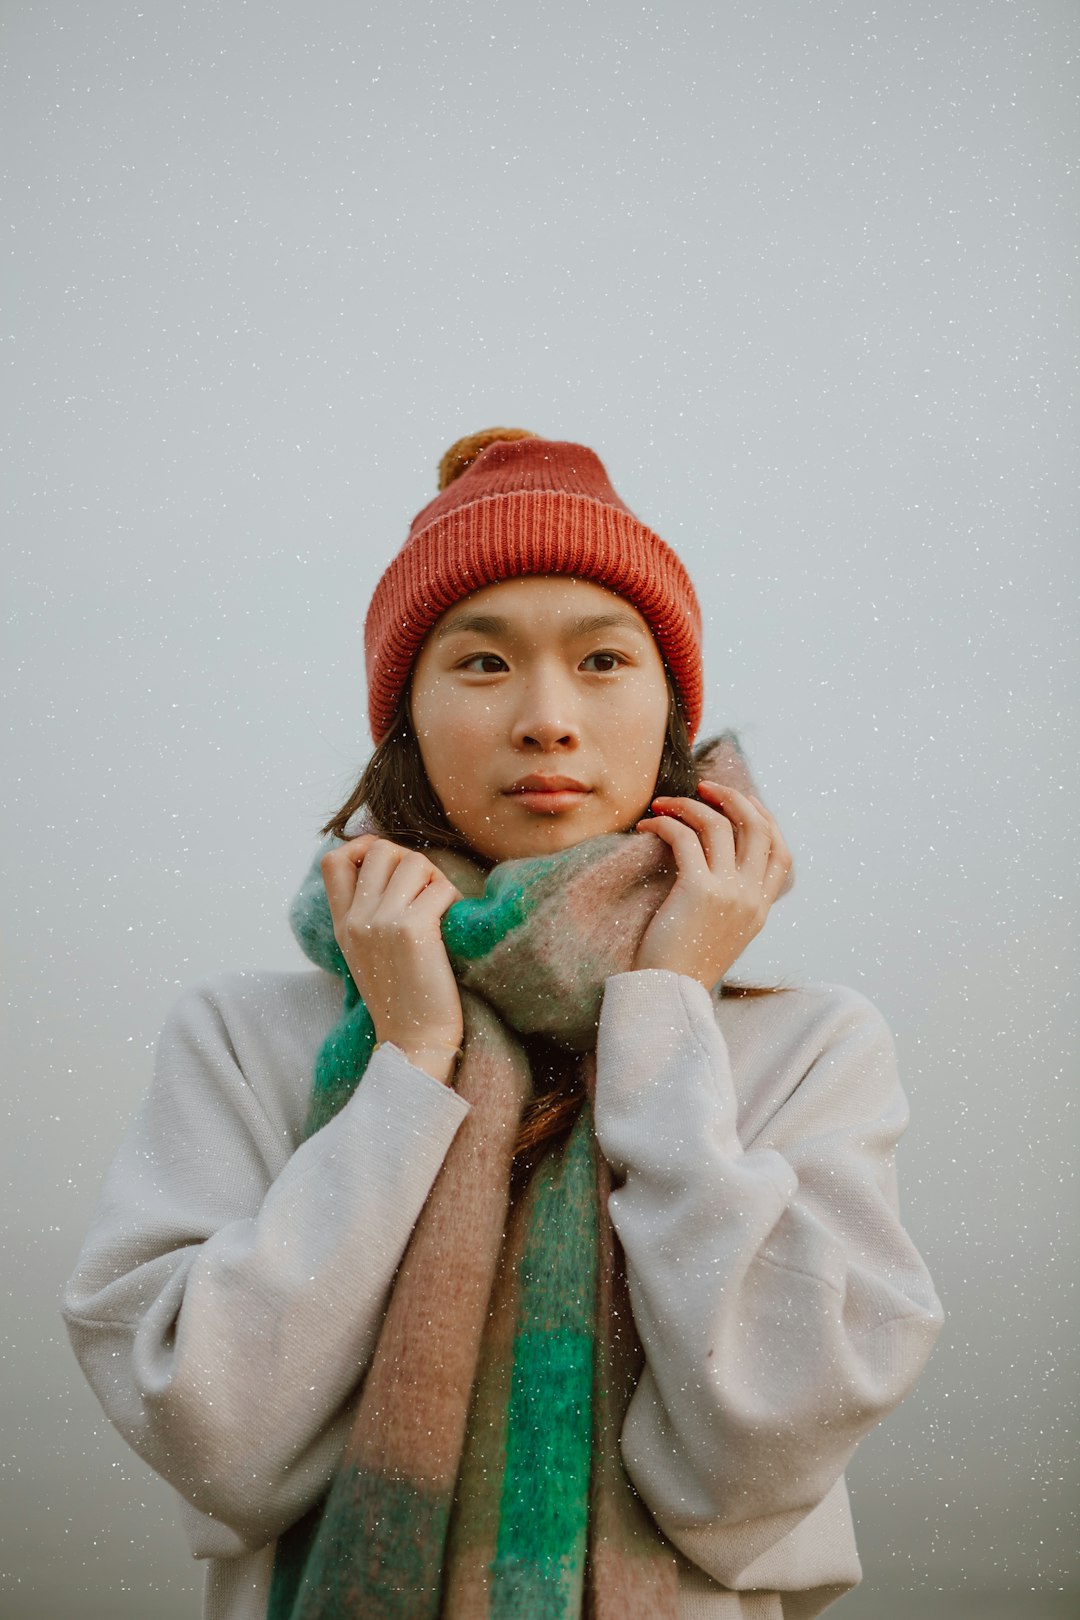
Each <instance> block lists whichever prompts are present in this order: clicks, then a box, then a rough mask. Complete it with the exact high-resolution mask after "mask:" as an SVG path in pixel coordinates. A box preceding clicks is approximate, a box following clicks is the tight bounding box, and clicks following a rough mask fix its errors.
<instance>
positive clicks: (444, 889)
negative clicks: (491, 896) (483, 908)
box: [412, 872, 465, 918]
mask: <svg viewBox="0 0 1080 1620" xmlns="http://www.w3.org/2000/svg"><path fill="white" fill-rule="evenodd" d="M464 898H465V896H464V895H463V894H462V892H461V890H460V889H458V888H455V886H454V884H453V883H451V881H450V879H449V878H448V877H446V875H445V874H444V873H442V872H440V873H439V874H438V876H437V877H435V878H433V879H432V881H431V882H430V883H429V884H428V886H427V888H426V889H421V891H420V893H419V894H418V895H417V897H416V899H415V900H414V901H413V903H412V910H413V911H417V912H420V913H421V915H425V916H426V915H428V914H430V915H431V916H432V917H434V918H439V917H441V916H442V915H443V913H444V912H446V911H449V910H450V907H451V906H452V905H454V904H455V903H456V902H457V901H458V900H464Z"/></svg>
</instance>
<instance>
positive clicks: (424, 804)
mask: <svg viewBox="0 0 1080 1620" xmlns="http://www.w3.org/2000/svg"><path fill="white" fill-rule="evenodd" d="M664 678H665V680H666V681H667V687H668V698H669V702H668V723H667V731H666V733H665V736H664V747H663V751H662V753H661V755H660V767H659V770H658V771H657V775H656V783H655V786H654V788H653V791H652V794H650V798H653V797H655V796H656V795H657V794H661V793H666V794H671V795H674V796H675V797H679V798H692V797H693V796H694V794H695V793H696V791H697V785H698V776H699V763H698V762H699V761H700V760H701V759H703V758H704V756H705V755H706V754H707V753H708V752H709V750H710V749H711V748H713V747H715V746H716V744H717V743H718V742H719V741H720V738H719V737H707V738H706V739H705V740H704V741H703V742H700V743H698V744H697V746H696V747H693V748H692V747H691V744H690V739H689V736H688V734H687V730H686V721H685V718H684V715H683V711H682V706H681V704H680V702H679V697H678V692H677V690H676V687H675V683H674V681H673V680H672V678H671V675H670V674H669V672H668V669H667V666H666V664H665V666H664ZM411 690H412V677H411V675H410V678H409V680H408V681H407V682H406V683H405V686H404V688H403V690H402V694H401V698H400V699H399V701H398V706H397V709H396V710H395V712H394V718H393V721H392V723H391V725H390V729H389V731H388V732H387V733H386V736H385V737H384V738H383V740H382V742H380V743H379V744H378V745H377V746H376V748H375V751H374V753H373V754H372V755H371V758H370V759H369V760H368V762H367V764H366V765H365V766H364V769H363V771H362V772H361V774H360V779H359V781H358V782H357V783H356V786H355V787H354V788H353V790H352V792H351V793H350V795H349V797H348V798H347V799H346V800H345V803H344V804H343V805H342V806H341V808H340V809H339V810H337V811H335V813H334V814H333V815H332V816H331V817H330V819H329V821H327V822H326V823H325V825H324V826H322V827H321V828H320V829H319V831H320V833H321V834H322V836H323V837H325V836H326V835H327V834H328V833H333V834H334V835H335V837H337V838H341V839H345V838H347V837H348V836H349V834H348V833H347V832H346V830H345V829H346V826H347V824H348V822H349V821H351V819H352V818H353V816H354V815H355V814H356V813H357V811H358V810H360V809H363V808H366V809H367V811H368V813H369V814H370V815H371V817H372V818H373V819H374V821H375V822H376V824H377V825H378V827H379V828H380V829H381V831H382V833H383V835H384V836H385V837H387V838H392V839H394V841H395V842H396V843H399V844H404V845H405V846H406V848H408V849H418V850H429V849H453V850H458V851H460V852H461V853H463V854H465V855H467V856H468V857H469V858H470V859H471V860H473V861H476V862H477V864H478V865H480V866H481V867H482V868H484V869H485V870H490V869H491V867H492V866H493V865H494V864H495V863H494V862H493V861H492V860H490V859H488V858H486V857H481V856H480V855H478V853H477V852H476V850H474V849H473V848H472V847H471V846H470V844H469V843H468V841H467V840H466V838H465V837H464V835H463V834H462V833H460V832H458V830H457V828H456V827H454V826H452V824H451V823H450V821H449V820H448V819H447V816H446V813H445V811H444V810H443V807H442V805H441V804H440V803H439V800H438V799H437V798H436V796H435V792H434V789H433V788H432V786H431V783H430V782H429V781H428V777H427V772H426V771H425V770H424V763H423V760H422V758H421V755H420V744H419V742H418V741H417V737H416V732H415V731H414V730H413V725H412V717H411V715H410V713H409V698H410V694H411ZM647 813H648V812H646V814H647ZM792 988H793V987H792V986H790V985H783V984H779V985H773V984H764V985H762V984H756V985H755V984H740V983H732V982H730V981H728V980H727V979H724V980H723V981H722V982H721V985H720V995H721V996H772V995H782V994H784V993H785V992H786V991H788V990H790V989H792ZM524 1044H525V1047H526V1050H527V1051H528V1053H529V1058H530V1062H531V1064H532V1069H533V1075H534V1079H535V1083H536V1096H535V1097H534V1099H533V1101H532V1102H531V1103H530V1104H529V1105H528V1107H527V1108H526V1110H525V1113H524V1115H523V1116H522V1121H521V1129H520V1131H519V1133H518V1139H517V1143H516V1145H515V1148H514V1166H515V1174H516V1176H520V1174H521V1173H523V1172H525V1171H527V1170H528V1168H529V1167H530V1166H531V1165H532V1164H533V1163H535V1161H536V1159H537V1157H538V1156H539V1154H540V1153H541V1152H542V1151H543V1149H544V1148H546V1147H547V1146H548V1145H549V1144H550V1143H551V1142H552V1141H554V1140H555V1139H556V1138H558V1137H561V1136H563V1135H564V1134H565V1133H566V1132H567V1131H568V1130H569V1128H570V1126H571V1125H572V1124H573V1122H574V1120H575V1119H576V1118H577V1114H578V1110H579V1108H580V1105H581V1098H582V1091H581V1079H580V1072H579V1058H578V1054H577V1053H573V1052H568V1051H566V1050H565V1049H564V1048H562V1047H559V1046H557V1045H556V1043H554V1042H552V1041H549V1040H547V1039H545V1038H544V1037H543V1036H530V1037H527V1038H526V1039H525V1041H524Z"/></svg>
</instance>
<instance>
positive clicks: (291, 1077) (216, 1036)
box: [158, 968, 343, 1140]
mask: <svg viewBox="0 0 1080 1620" xmlns="http://www.w3.org/2000/svg"><path fill="white" fill-rule="evenodd" d="M342 997H343V986H342V981H341V979H340V978H338V977H337V975H335V974H331V973H326V972H324V971H323V970H322V969H321V968H312V969H308V970H304V971H299V972H288V971H275V970H268V969H260V970H252V969H236V970H231V971H229V972H225V973H218V974H213V975H210V976H208V977H207V978H204V979H200V980H198V981H196V982H195V983H193V984H191V985H189V986H188V987H187V988H186V989H185V990H183V991H182V992H181V994H180V995H179V996H177V997H176V999H175V1000H174V1001H173V1003H172V1004H171V1006H170V1007H169V1009H168V1012H167V1014H166V1017H165V1020H164V1023H163V1026H162V1029H161V1033H160V1035H159V1037H158V1072H159V1075H161V1076H163V1077H167V1076H170V1075H174V1076H177V1077H178V1078H179V1079H180V1080H181V1081H182V1082H183V1083H184V1084H188V1083H189V1082H190V1080H191V1078H192V1077H193V1076H194V1075H195V1074H198V1075H199V1076H202V1077H204V1078H205V1079H206V1080H208V1081H211V1082H213V1083H215V1084H216V1085H217V1087H218V1089H221V1088H224V1089H226V1090H228V1091H229V1092H230V1094H235V1093H237V1091H238V1090H242V1091H246V1092H248V1093H249V1094H250V1095H251V1096H252V1099H253V1101H257V1103H258V1105H259V1107H260V1108H261V1110H263V1111H264V1112H266V1113H267V1114H269V1115H270V1116H271V1118H272V1119H273V1120H274V1122H275V1124H277V1125H278V1126H280V1127H281V1128H282V1129H284V1130H285V1132H286V1134H287V1135H288V1136H289V1137H290V1138H294V1139H296V1140H298V1139H299V1136H300V1132H301V1129H302V1122H303V1118H304V1114H305V1111H306V1107H307V1099H308V1096H309V1094H310V1089H311V1079H312V1072H313V1069H314V1064H315V1058H316V1056H317V1054H318V1051H319V1048H320V1046H321V1045H322V1043H323V1042H324V1041H325V1039H326V1037H327V1035H328V1034H329V1032H330V1030H331V1029H332V1028H333V1027H334V1025H335V1024H336V1023H337V1022H338V1020H339V1018H340V1017H341V1011H342Z"/></svg>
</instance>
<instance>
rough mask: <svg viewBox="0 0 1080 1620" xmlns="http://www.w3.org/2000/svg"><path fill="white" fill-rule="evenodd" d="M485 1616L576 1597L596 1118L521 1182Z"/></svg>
mask: <svg viewBox="0 0 1080 1620" xmlns="http://www.w3.org/2000/svg"><path fill="white" fill-rule="evenodd" d="M529 1206H530V1207H529V1219H528V1227H527V1236H526V1241H525V1253H524V1256H523V1258H522V1264H521V1309H520V1315H519V1319H518V1329H517V1333H516V1335H515V1338H514V1367H513V1374H512V1378H511V1385H510V1416H509V1435H508V1439H507V1446H506V1472H505V1475H504V1478H503V1489H502V1500H501V1503H500V1512H499V1531H498V1541H497V1545H496V1553H495V1560H494V1564H493V1566H492V1575H493V1584H492V1592H491V1620H518V1617H520V1616H522V1615H529V1616H536V1617H537V1620H566V1617H568V1616H571V1615H576V1614H577V1613H578V1612H579V1609H580V1605H581V1592H582V1582H583V1580H584V1575H585V1554H586V1549H587V1532H588V1505H589V1472H590V1462H591V1454H592V1379H593V1343H594V1338H595V1330H594V1324H595V1317H596V1258H597V1257H596V1176H595V1171H594V1168H593V1152H592V1119H591V1113H590V1111H589V1110H588V1109H587V1108H583V1109H582V1111H581V1113H580V1114H579V1116H578V1121H577V1124H576V1125H575V1127H574V1129H573V1131H572V1133H571V1135H570V1138H569V1141H568V1142H567V1144H566V1148H565V1151H563V1152H561V1153H558V1154H551V1155H549V1156H548V1157H547V1159H546V1160H545V1161H544V1164H543V1166H542V1168H541V1170H540V1171H539V1172H538V1174H537V1175H536V1176H535V1177H534V1179H533V1182H532V1185H531V1187H530V1189H529Z"/></svg>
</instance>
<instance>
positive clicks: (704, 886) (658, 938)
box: [631, 782, 792, 990]
mask: <svg viewBox="0 0 1080 1620" xmlns="http://www.w3.org/2000/svg"><path fill="white" fill-rule="evenodd" d="M698 794H699V795H700V798H695V799H684V798H668V797H662V798H656V799H654V800H653V802H652V806H651V808H652V809H653V810H654V811H656V812H657V814H656V815H655V816H652V817H645V818H643V819H642V820H641V821H639V822H638V823H637V830H638V831H639V832H650V833H655V834H656V836H657V837H658V838H662V839H663V840H664V842H665V844H669V845H670V846H671V849H672V852H673V854H674V856H675V864H676V868H677V872H676V877H675V882H674V884H673V886H672V888H671V891H670V893H669V894H668V896H667V898H666V899H665V901H664V903H663V905H662V906H661V907H660V908H659V910H658V911H657V912H656V915H655V916H654V917H653V919H652V921H651V922H650V924H649V926H648V928H647V929H646V930H645V933H644V934H643V935H642V938H641V943H640V944H639V946H638V949H637V955H636V956H635V958H634V961H633V963H632V965H631V971H636V970H637V969H639V968H668V969H670V970H671V971H672V972H673V973H685V974H687V975H688V976H689V977H690V978H692V979H697V980H698V981H699V983H701V984H703V985H704V986H705V988H706V990H711V989H713V987H714V986H715V985H716V984H717V983H718V982H719V981H720V980H721V979H722V978H723V976H724V974H725V973H726V972H727V970H728V968H729V967H730V966H731V964H732V963H733V962H734V961H735V960H736V958H737V957H739V956H740V955H741V954H742V952H743V951H744V950H745V949H746V947H747V945H749V943H750V941H751V940H752V939H754V938H755V937H756V936H757V935H758V934H759V933H760V932H761V930H762V928H763V927H764V926H765V919H766V917H767V916H768V915H769V910H770V908H771V906H772V904H773V901H774V900H775V899H776V898H777V896H778V895H779V894H780V891H781V890H782V888H783V887H784V882H785V880H786V878H787V875H788V873H789V872H790V870H791V865H792V857H791V851H790V850H789V849H788V847H787V844H786V843H785V842H784V837H783V834H782V833H781V831H780V828H779V826H778V825H777V822H776V818H775V816H773V814H772V812H771V811H769V810H766V808H765V806H764V805H763V804H762V802H761V800H760V799H756V798H755V797H754V796H753V794H745V793H740V792H739V791H738V790H737V789H736V788H733V787H726V786H724V785H723V784H721V783H719V782H699V783H698ZM702 801H704V802H702ZM713 806H718V808H715V809H714V808H713Z"/></svg>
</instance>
